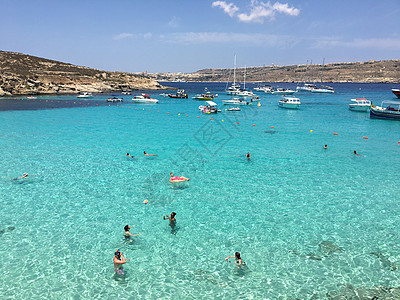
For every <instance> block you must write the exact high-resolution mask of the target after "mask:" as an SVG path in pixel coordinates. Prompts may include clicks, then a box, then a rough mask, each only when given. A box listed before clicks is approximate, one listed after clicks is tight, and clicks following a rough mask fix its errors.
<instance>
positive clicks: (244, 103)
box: [222, 98, 251, 105]
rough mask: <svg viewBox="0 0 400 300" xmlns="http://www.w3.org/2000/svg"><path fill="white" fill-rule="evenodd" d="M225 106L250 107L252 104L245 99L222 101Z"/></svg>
mask: <svg viewBox="0 0 400 300" xmlns="http://www.w3.org/2000/svg"><path fill="white" fill-rule="evenodd" d="M222 103H223V104H224V105H250V104H251V103H249V102H247V101H246V100H244V99H243V98H233V99H232V100H222Z"/></svg>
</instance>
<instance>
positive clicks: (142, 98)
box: [132, 94, 158, 104]
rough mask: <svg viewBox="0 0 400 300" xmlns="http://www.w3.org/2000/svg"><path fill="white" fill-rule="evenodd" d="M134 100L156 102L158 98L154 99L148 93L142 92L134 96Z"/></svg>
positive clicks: (136, 101)
mask: <svg viewBox="0 0 400 300" xmlns="http://www.w3.org/2000/svg"><path fill="white" fill-rule="evenodd" d="M132 101H133V102H135V103H147V104H156V103H158V100H157V99H153V98H151V97H150V95H146V94H141V95H138V96H134V97H133V98H132Z"/></svg>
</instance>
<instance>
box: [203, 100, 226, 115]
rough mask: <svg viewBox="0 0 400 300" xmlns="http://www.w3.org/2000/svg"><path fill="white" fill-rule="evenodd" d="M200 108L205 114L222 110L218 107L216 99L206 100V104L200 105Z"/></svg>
mask: <svg viewBox="0 0 400 300" xmlns="http://www.w3.org/2000/svg"><path fill="white" fill-rule="evenodd" d="M199 110H201V111H202V112H203V113H204V114H216V113H218V112H220V111H221V110H220V109H218V108H217V103H215V102H214V101H206V104H205V105H200V106H199Z"/></svg>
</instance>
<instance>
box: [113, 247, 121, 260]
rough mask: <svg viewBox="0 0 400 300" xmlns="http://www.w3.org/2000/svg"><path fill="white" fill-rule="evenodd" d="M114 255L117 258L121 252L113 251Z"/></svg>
mask: <svg viewBox="0 0 400 300" xmlns="http://www.w3.org/2000/svg"><path fill="white" fill-rule="evenodd" d="M114 255H115V256H116V257H118V258H119V257H121V251H119V249H118V250H117V251H115V253H114Z"/></svg>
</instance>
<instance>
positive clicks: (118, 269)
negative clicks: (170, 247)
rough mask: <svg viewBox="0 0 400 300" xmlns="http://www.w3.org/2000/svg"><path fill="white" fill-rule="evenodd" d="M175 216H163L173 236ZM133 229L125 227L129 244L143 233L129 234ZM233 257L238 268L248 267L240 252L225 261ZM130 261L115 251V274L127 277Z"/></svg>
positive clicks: (173, 214) (172, 214) (174, 214)
mask: <svg viewBox="0 0 400 300" xmlns="http://www.w3.org/2000/svg"><path fill="white" fill-rule="evenodd" d="M175 216H176V212H172V213H171V215H170V216H169V215H164V216H163V220H169V226H170V227H171V233H172V234H176V218H175ZM132 227H135V225H133V226H132ZM132 227H131V226H129V225H125V227H124V238H125V239H126V240H129V242H132V240H131V238H132V237H134V236H138V235H142V233H137V234H132V233H131V232H129V230H130V229H131V228H132ZM231 257H233V258H235V265H237V266H238V267H241V266H245V265H246V264H245V262H244V261H242V258H241V257H240V253H239V252H235V255H232V256H228V257H227V258H225V260H226V261H228V262H230V261H229V258H231ZM128 260H130V259H127V258H125V257H124V255H123V254H122V252H121V251H120V250H119V249H118V250H117V251H115V253H114V259H113V261H114V272H115V273H116V274H118V275H125V272H124V268H123V265H124V264H126V263H127V261H128Z"/></svg>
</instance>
